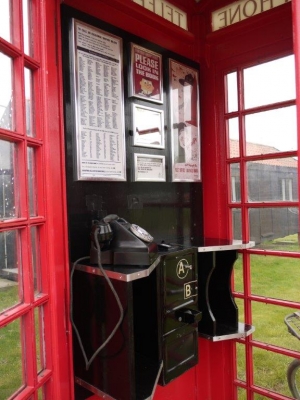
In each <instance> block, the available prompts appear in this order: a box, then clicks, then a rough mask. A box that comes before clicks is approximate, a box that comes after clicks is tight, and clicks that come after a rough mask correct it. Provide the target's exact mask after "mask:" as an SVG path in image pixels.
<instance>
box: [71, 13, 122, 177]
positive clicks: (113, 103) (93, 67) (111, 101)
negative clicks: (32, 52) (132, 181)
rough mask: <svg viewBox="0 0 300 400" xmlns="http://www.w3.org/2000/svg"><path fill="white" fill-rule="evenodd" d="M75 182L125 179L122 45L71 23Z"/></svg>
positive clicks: (76, 22) (91, 29)
mask: <svg viewBox="0 0 300 400" xmlns="http://www.w3.org/2000/svg"><path fill="white" fill-rule="evenodd" d="M73 26H74V53H75V77H76V82H75V91H76V93H75V96H76V100H77V110H76V111H77V131H76V139H77V140H76V144H77V149H76V150H77V151H76V157H77V158H76V162H77V165H76V167H77V168H76V169H77V179H78V180H118V181H119V180H126V166H125V159H126V157H125V135H124V120H123V115H124V104H123V87H122V75H121V71H122V62H121V61H122V58H121V54H122V40H121V38H119V37H116V36H113V35H111V34H109V33H107V32H104V31H102V30H100V29H97V28H94V27H92V26H90V25H87V24H84V23H81V22H79V21H77V20H74V24H73Z"/></svg>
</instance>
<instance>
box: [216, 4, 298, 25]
mask: <svg viewBox="0 0 300 400" xmlns="http://www.w3.org/2000/svg"><path fill="white" fill-rule="evenodd" d="M291 1H292V0H240V1H236V2H235V3H232V4H229V5H228V6H226V7H223V8H220V9H219V10H216V11H214V12H213V13H212V30H213V31H217V30H219V29H222V28H225V27H227V26H230V25H233V24H235V23H237V22H240V21H243V20H244V19H247V18H250V17H253V16H254V15H257V14H261V13H263V12H265V11H268V10H271V9H272V8H275V7H278V6H281V5H283V4H285V3H290V2H291Z"/></svg>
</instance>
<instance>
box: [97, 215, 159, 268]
mask: <svg viewBox="0 0 300 400" xmlns="http://www.w3.org/2000/svg"><path fill="white" fill-rule="evenodd" d="M95 233H96V237H97V240H98V242H99V245H100V248H101V259H102V263H103V264H114V265H141V266H143V265H150V264H152V263H153V262H154V261H155V259H156V258H157V245H156V243H154V242H153V240H154V239H153V237H152V236H151V235H150V234H149V233H148V232H147V231H146V230H145V229H143V228H141V227H140V226H138V225H136V224H130V223H129V222H127V221H126V220H125V219H124V218H120V217H118V215H116V214H110V215H107V216H106V217H105V218H103V219H102V220H101V221H94V222H93V226H92V243H91V253H90V258H91V264H97V258H98V256H97V248H96V246H95V242H94V240H95V239H94V238H95Z"/></svg>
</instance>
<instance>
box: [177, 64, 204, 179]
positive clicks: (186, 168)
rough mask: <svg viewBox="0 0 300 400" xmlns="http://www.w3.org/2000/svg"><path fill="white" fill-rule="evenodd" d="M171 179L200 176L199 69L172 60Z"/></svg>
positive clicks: (199, 177)
mask: <svg viewBox="0 0 300 400" xmlns="http://www.w3.org/2000/svg"><path fill="white" fill-rule="evenodd" d="M169 71H170V115H171V129H172V135H171V136H172V180H173V181H177V182H181V181H182V182H185V181H192V182H197V181H200V180H201V169H200V130H199V93H198V71H197V70H195V69H193V68H191V67H188V66H186V65H184V64H181V63H178V62H177V61H174V60H169Z"/></svg>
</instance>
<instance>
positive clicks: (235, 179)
mask: <svg viewBox="0 0 300 400" xmlns="http://www.w3.org/2000/svg"><path fill="white" fill-rule="evenodd" d="M230 181H231V201H232V202H235V203H236V202H240V201H241V177H240V164H238V163H234V164H230Z"/></svg>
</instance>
